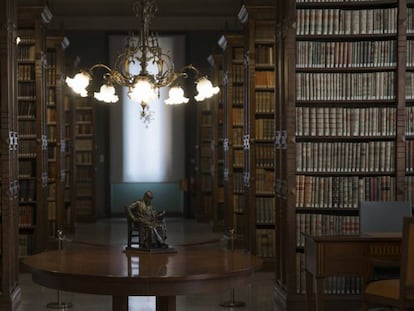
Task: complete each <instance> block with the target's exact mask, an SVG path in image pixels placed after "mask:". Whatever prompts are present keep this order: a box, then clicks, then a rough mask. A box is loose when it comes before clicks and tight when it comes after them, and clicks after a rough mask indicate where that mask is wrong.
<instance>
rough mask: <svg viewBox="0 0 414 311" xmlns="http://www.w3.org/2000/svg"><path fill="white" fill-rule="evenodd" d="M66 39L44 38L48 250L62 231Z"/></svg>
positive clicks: (67, 42)
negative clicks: (45, 62) (45, 59)
mask: <svg viewBox="0 0 414 311" xmlns="http://www.w3.org/2000/svg"><path fill="white" fill-rule="evenodd" d="M68 46H69V40H68V39H67V38H66V37H65V36H47V37H46V57H47V67H46V122H47V123H46V125H47V136H48V186H47V189H48V191H47V214H48V218H47V219H48V226H47V227H48V228H47V229H48V237H49V241H50V243H49V245H50V247H57V239H56V238H57V231H58V230H63V229H64V227H63V226H64V222H65V220H64V217H65V216H66V213H65V206H64V187H65V178H66V177H65V174H66V167H65V158H66V154H65V152H66V147H65V144H66V140H65V119H64V118H65V113H64V109H65V107H64V98H65V94H64V91H65V85H64V77H65V50H66V48H67V47H68Z"/></svg>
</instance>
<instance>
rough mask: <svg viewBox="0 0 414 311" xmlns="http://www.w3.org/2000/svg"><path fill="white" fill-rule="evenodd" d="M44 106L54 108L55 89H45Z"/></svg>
mask: <svg viewBox="0 0 414 311" xmlns="http://www.w3.org/2000/svg"><path fill="white" fill-rule="evenodd" d="M46 104H47V106H48V107H56V88H54V87H50V88H48V89H47V97H46Z"/></svg>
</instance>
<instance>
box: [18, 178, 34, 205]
mask: <svg viewBox="0 0 414 311" xmlns="http://www.w3.org/2000/svg"><path fill="white" fill-rule="evenodd" d="M19 177H20V176H19ZM19 186H20V189H19V200H20V202H34V201H36V180H34V179H29V180H27V179H23V180H19Z"/></svg>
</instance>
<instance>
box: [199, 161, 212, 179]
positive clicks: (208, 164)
mask: <svg viewBox="0 0 414 311" xmlns="http://www.w3.org/2000/svg"><path fill="white" fill-rule="evenodd" d="M200 172H201V173H203V174H207V173H208V174H211V175H212V172H213V167H212V161H211V158H210V157H201V158H200Z"/></svg>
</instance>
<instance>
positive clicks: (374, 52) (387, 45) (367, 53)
mask: <svg viewBox="0 0 414 311" xmlns="http://www.w3.org/2000/svg"><path fill="white" fill-rule="evenodd" d="M396 57H397V49H396V41H395V40H392V41H353V42H350V41H337V42H335V41H328V42H326V41H297V42H296V60H297V62H296V68H358V67H388V66H395V65H396V62H397V59H396ZM407 57H408V55H407Z"/></svg>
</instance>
